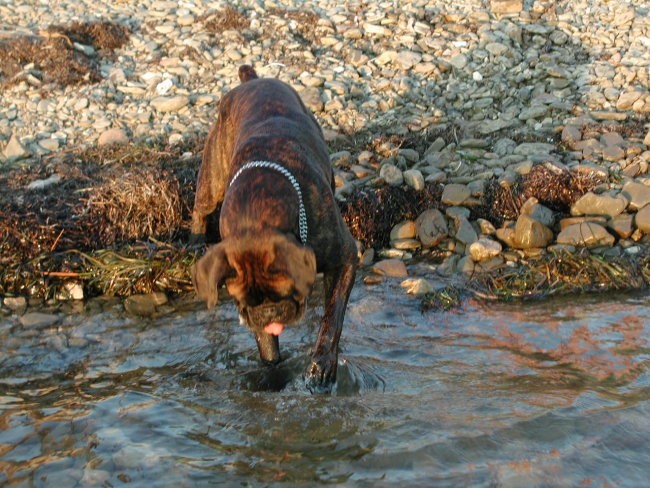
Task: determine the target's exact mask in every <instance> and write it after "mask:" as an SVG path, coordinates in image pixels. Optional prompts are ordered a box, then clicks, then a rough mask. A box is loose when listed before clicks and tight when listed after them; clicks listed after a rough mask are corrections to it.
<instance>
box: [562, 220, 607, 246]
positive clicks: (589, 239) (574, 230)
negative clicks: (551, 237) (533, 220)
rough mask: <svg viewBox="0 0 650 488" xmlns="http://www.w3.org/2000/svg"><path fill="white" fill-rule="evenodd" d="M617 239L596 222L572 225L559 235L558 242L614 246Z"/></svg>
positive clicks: (574, 244) (575, 244)
mask: <svg viewBox="0 0 650 488" xmlns="http://www.w3.org/2000/svg"><path fill="white" fill-rule="evenodd" d="M615 240H616V239H614V236H613V235H611V234H610V233H609V232H607V230H606V229H605V227H603V226H602V225H600V224H596V223H595V222H583V223H581V224H574V225H570V226H569V227H567V228H566V229H564V230H562V231H561V232H560V233H559V234H558V236H557V243H558V244H565V245H571V246H577V247H598V246H612V245H614V242H615Z"/></svg>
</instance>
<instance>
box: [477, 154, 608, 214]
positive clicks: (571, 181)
mask: <svg viewBox="0 0 650 488" xmlns="http://www.w3.org/2000/svg"><path fill="white" fill-rule="evenodd" d="M602 182H603V180H602V179H601V178H600V177H599V176H598V175H596V174H584V173H579V172H572V171H568V170H563V169H559V168H555V167H553V168H551V167H549V166H548V165H545V164H538V165H535V166H533V168H532V169H531V170H530V172H529V173H528V174H526V175H524V176H521V177H519V178H518V179H517V180H516V181H515V182H514V183H513V184H511V185H500V184H499V182H498V180H497V179H496V178H493V179H491V180H490V181H488V184H487V185H486V189H485V194H484V197H483V201H482V202H481V205H480V206H478V207H476V208H475V209H474V214H475V217H483V218H486V219H487V220H489V221H491V222H492V223H494V224H497V225H501V224H502V223H503V221H504V220H515V219H516V218H517V217H519V210H520V208H521V206H522V205H523V204H524V202H525V201H526V200H528V199H529V198H530V197H535V198H537V200H539V202H540V203H541V204H542V205H545V206H546V207H548V208H550V209H551V210H553V211H555V212H559V213H568V212H569V210H570V209H571V205H573V204H574V203H575V202H576V201H577V200H578V199H579V198H580V197H581V196H582V195H584V194H585V193H587V192H588V191H590V190H592V189H593V188H595V187H596V186H598V185H599V184H600V183H602Z"/></svg>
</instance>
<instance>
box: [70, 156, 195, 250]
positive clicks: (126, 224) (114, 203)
mask: <svg viewBox="0 0 650 488" xmlns="http://www.w3.org/2000/svg"><path fill="white" fill-rule="evenodd" d="M120 173H121V174H119V176H116V177H113V176H112V175H109V176H108V177H107V178H106V179H105V180H104V181H103V182H102V183H101V184H99V185H97V186H95V187H94V188H92V189H91V190H90V191H89V195H88V197H87V199H86V201H85V207H86V208H85V210H86V213H85V214H82V215H84V217H85V218H87V219H89V220H90V221H92V222H94V223H95V225H93V226H87V227H89V228H92V231H93V232H94V233H95V234H96V236H97V239H98V241H99V242H105V243H113V242H120V241H127V240H133V239H141V238H143V237H147V236H155V237H158V238H164V239H169V238H171V237H172V236H173V235H174V234H175V233H176V232H177V231H178V230H179V229H180V227H181V224H182V222H183V212H182V209H183V205H184V202H183V201H182V196H181V192H180V186H179V183H178V181H177V180H176V179H175V178H174V177H173V175H170V174H169V172H167V171H162V172H161V173H159V174H154V173H152V172H151V171H149V170H146V169H143V168H132V169H131V170H130V171H128V172H120ZM185 205H186V204H185ZM85 218H83V217H81V216H80V219H81V220H85Z"/></svg>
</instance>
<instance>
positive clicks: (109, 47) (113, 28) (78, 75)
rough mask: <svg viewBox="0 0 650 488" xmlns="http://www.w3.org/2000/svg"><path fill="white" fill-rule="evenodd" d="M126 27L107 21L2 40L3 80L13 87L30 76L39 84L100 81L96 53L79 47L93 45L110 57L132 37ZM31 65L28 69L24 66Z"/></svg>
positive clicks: (0, 70)
mask: <svg viewBox="0 0 650 488" xmlns="http://www.w3.org/2000/svg"><path fill="white" fill-rule="evenodd" d="M129 34H130V31H129V29H128V28H127V27H125V26H122V25H119V24H115V23H112V22H106V21H96V22H90V23H80V22H75V23H73V24H71V25H69V26H50V27H48V28H47V29H45V30H42V31H40V32H39V33H38V34H35V35H29V36H17V37H14V38H10V39H6V40H2V41H0V80H2V84H3V85H4V86H11V85H13V84H16V83H19V82H20V81H22V80H24V79H27V78H28V77H29V76H31V77H32V79H33V80H36V82H37V83H57V84H60V85H63V86H67V85H78V84H83V83H96V82H98V81H99V80H101V78H102V77H101V73H100V71H99V62H98V59H97V55H95V54H88V53H87V52H85V51H83V50H81V49H77V47H75V43H80V44H85V45H90V46H92V47H93V48H95V49H96V50H98V51H100V52H102V53H103V54H104V55H108V56H110V55H111V53H112V51H113V50H114V49H117V48H119V47H121V46H123V45H124V44H125V43H126V42H128V40H129ZM26 65H32V66H33V67H32V68H31V69H30V70H29V72H24V66H26Z"/></svg>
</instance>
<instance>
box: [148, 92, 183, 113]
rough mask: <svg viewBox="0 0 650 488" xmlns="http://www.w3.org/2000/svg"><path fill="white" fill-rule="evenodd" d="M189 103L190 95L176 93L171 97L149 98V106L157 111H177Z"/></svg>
mask: <svg viewBox="0 0 650 488" xmlns="http://www.w3.org/2000/svg"><path fill="white" fill-rule="evenodd" d="M189 103H190V97H188V96H185V95H176V96H173V97H156V98H154V99H153V100H151V106H152V107H153V108H155V109H156V110H157V111H158V112H177V111H179V110H180V109H182V108H183V107H186V106H187V105H189Z"/></svg>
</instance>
